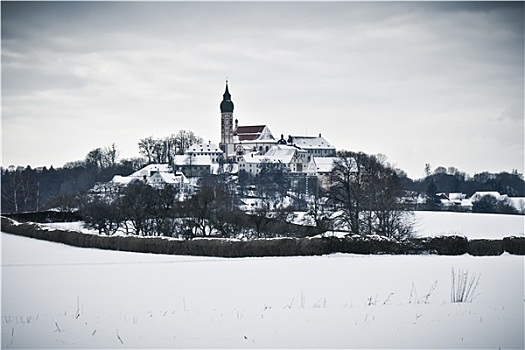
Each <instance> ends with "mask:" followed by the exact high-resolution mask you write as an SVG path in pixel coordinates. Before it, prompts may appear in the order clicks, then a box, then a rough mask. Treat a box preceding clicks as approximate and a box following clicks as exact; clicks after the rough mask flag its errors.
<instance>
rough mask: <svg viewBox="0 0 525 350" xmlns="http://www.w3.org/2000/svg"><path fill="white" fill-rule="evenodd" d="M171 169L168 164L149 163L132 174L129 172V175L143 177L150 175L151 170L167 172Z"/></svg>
mask: <svg viewBox="0 0 525 350" xmlns="http://www.w3.org/2000/svg"><path fill="white" fill-rule="evenodd" d="M170 171H171V168H170V165H169V164H158V163H156V164H149V165H146V166H145V167H144V168H142V169H140V170H137V171H135V172H134V173H133V174H131V175H130V176H131V177H144V176H150V175H151V173H152V172H164V173H168V172H170Z"/></svg>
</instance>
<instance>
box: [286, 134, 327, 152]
mask: <svg viewBox="0 0 525 350" xmlns="http://www.w3.org/2000/svg"><path fill="white" fill-rule="evenodd" d="M288 143H289V144H293V145H296V146H298V147H301V148H303V149H319V148H323V149H334V150H335V147H334V146H332V145H331V144H330V143H329V142H328V141H326V139H325V138H324V137H322V136H321V135H320V134H319V136H289V137H288Z"/></svg>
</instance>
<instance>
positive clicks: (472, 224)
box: [415, 211, 525, 239]
mask: <svg viewBox="0 0 525 350" xmlns="http://www.w3.org/2000/svg"><path fill="white" fill-rule="evenodd" d="M415 219H416V229H417V231H418V232H417V233H418V234H419V235H420V236H422V237H432V236H448V235H458V236H465V237H467V238H469V239H481V238H484V239H501V238H503V237H508V236H524V231H525V228H524V227H525V215H502V214H477V213H453V212H436V211H419V212H415Z"/></svg>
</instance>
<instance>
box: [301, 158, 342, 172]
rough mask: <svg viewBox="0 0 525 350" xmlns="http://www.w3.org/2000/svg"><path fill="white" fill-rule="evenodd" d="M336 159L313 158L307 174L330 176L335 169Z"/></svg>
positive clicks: (309, 163)
mask: <svg viewBox="0 0 525 350" xmlns="http://www.w3.org/2000/svg"><path fill="white" fill-rule="evenodd" d="M337 159H338V158H336V157H312V158H311V159H310V161H309V162H308V168H307V173H308V174H310V175H316V176H320V175H321V176H322V175H330V173H331V172H332V169H333V168H334V164H335V161H336V160H337Z"/></svg>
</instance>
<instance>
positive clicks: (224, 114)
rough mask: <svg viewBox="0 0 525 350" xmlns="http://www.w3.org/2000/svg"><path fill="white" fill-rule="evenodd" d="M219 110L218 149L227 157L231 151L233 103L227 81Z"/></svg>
mask: <svg viewBox="0 0 525 350" xmlns="http://www.w3.org/2000/svg"><path fill="white" fill-rule="evenodd" d="M220 108H221V143H220V148H221V150H222V151H223V152H224V156H225V157H228V155H230V154H231V153H232V152H233V151H234V148H233V102H232V101H231V95H230V92H229V91H228V80H226V90H225V91H224V94H223V95H222V102H221V104H220Z"/></svg>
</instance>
